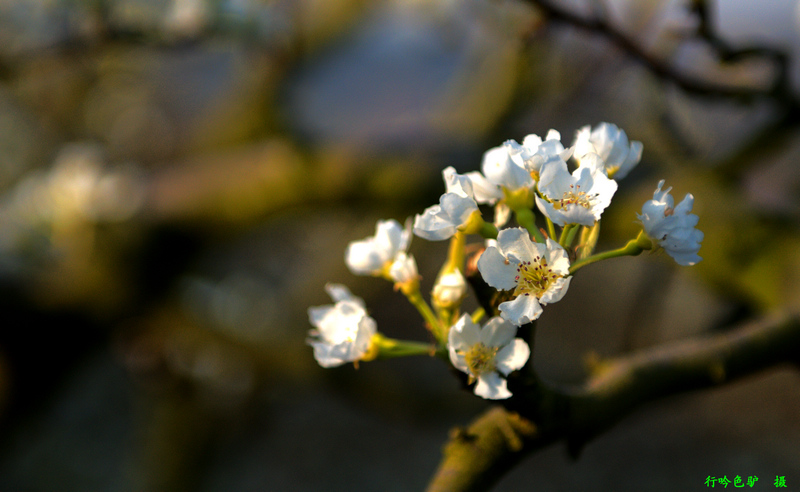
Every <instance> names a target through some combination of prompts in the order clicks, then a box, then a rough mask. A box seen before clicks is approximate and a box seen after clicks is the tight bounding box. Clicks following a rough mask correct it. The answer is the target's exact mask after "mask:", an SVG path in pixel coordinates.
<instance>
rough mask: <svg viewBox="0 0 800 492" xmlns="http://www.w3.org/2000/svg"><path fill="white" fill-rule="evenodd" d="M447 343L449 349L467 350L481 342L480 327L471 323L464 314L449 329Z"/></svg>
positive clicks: (470, 319)
mask: <svg viewBox="0 0 800 492" xmlns="http://www.w3.org/2000/svg"><path fill="white" fill-rule="evenodd" d="M447 341H448V343H449V345H450V347H453V348H455V349H456V350H469V349H470V348H471V347H472V346H473V345H475V344H476V343H478V342H480V341H481V335H480V326H478V325H476V324H475V323H473V322H472V318H470V317H469V315H468V314H464V315H463V316H461V318H459V319H458V321H456V324H454V325H453V327H452V328H450V333H449V334H448V335H447Z"/></svg>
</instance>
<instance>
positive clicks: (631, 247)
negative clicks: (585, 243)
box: [569, 233, 650, 275]
mask: <svg viewBox="0 0 800 492" xmlns="http://www.w3.org/2000/svg"><path fill="white" fill-rule="evenodd" d="M640 238H642V233H640V234H639V237H637V238H636V239H631V240H630V241H628V244H626V245H625V246H623V247H622V248H619V249H613V250H611V251H605V252H603V253H598V254H596V255H592V256H589V257H588V258H584V259H582V260H578V261H576V262H575V263H573V264H572V266H570V267H569V273H570V275H572V274H574V273H575V272H576V271H578V269H580V268H583V267H585V266H586V265H590V264H592V263H595V262H597V261H600V260H607V259H609V258H616V257H618V256H636V255H638V254H639V253H641V252H642V251H644V250H645V249H650V248H647V247H644V246H646V245H643V244H642V241H641V239H640ZM645 239H646V236H645ZM648 241H649V240H648Z"/></svg>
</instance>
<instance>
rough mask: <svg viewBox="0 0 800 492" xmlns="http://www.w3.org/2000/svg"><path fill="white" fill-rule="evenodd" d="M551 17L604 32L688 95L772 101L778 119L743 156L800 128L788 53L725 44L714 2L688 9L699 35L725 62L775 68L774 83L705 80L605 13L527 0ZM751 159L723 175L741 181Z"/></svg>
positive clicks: (725, 168)
mask: <svg viewBox="0 0 800 492" xmlns="http://www.w3.org/2000/svg"><path fill="white" fill-rule="evenodd" d="M527 1H528V3H530V4H531V5H534V6H535V7H536V8H538V9H539V10H540V11H541V12H543V13H544V15H545V16H547V17H548V18H549V19H551V20H554V21H560V22H563V23H566V24H569V25H571V26H573V27H576V28H578V29H582V30H585V31H589V32H593V33H597V34H600V35H602V36H604V37H605V38H607V39H608V40H609V41H611V42H612V43H614V44H615V45H616V46H618V47H619V48H620V49H622V50H623V51H624V52H625V53H627V54H628V55H629V56H631V57H632V58H634V59H636V60H638V61H639V62H640V63H641V64H642V65H644V66H645V67H646V68H647V69H648V70H650V71H651V72H652V73H653V74H655V75H656V76H658V77H659V78H661V79H663V80H665V81H668V82H671V83H673V84H675V85H676V86H678V87H680V88H681V89H682V90H683V91H685V92H687V93H690V94H695V95H700V96H706V97H716V98H723V99H729V100H734V101H740V102H746V103H748V102H753V101H757V100H759V101H771V102H773V103H774V105H773V106H774V109H775V110H776V112H777V115H776V117H775V118H774V119H773V120H772V121H770V122H768V123H766V124H765V125H764V127H763V128H762V129H761V130H759V131H757V132H755V134H754V135H753V136H752V137H751V138H750V139H749V141H748V142H746V143H745V144H744V146H743V148H742V154H743V155H750V154H752V153H755V152H758V153H760V155H762V156H763V151H764V149H765V148H766V149H770V148H776V146H775V142H776V140H782V139H785V138H786V136H787V130H791V129H792V128H793V127H795V126H797V125H800V95H798V94H797V93H795V92H794V91H793V90H792V85H791V76H790V73H789V55H788V54H787V53H786V52H784V51H781V50H777V49H772V48H767V47H763V46H753V47H747V48H740V49H734V48H732V47H731V46H730V45H729V44H728V43H727V42H726V41H724V40H723V39H721V38H720V37H719V36H717V35H716V33H715V32H714V29H713V27H712V14H711V9H710V8H709V2H707V1H705V0H693V1H692V2H691V4H690V5H689V8H690V10H691V12H692V13H694V14H695V15H696V16H697V17H698V19H699V26H698V30H697V33H696V37H697V38H699V39H702V40H703V41H705V42H706V43H707V44H708V45H709V46H710V47H711V48H712V49H713V50H714V51H715V52H716V54H717V57H718V59H719V60H720V62H741V61H742V60H745V59H752V58H761V59H765V60H768V61H770V62H771V63H772V64H773V65H774V66H775V69H776V71H775V74H774V76H773V77H772V81H771V82H770V83H769V84H767V85H766V86H765V87H763V88H754V87H744V86H735V85H730V84H720V83H715V82H711V81H707V80H702V79H699V78H696V77H693V76H691V75H688V74H685V73H682V72H681V71H679V70H678V69H676V68H675V67H674V66H672V65H671V64H670V63H669V61H668V60H664V59H659V58H658V57H656V56H654V55H653V54H650V53H648V52H647V51H646V50H645V49H644V48H643V47H642V46H640V44H639V43H638V42H637V41H636V40H635V39H634V38H633V37H630V36H628V35H626V34H625V33H623V32H621V31H620V30H618V28H617V27H615V26H613V25H612V24H611V23H610V22H609V21H608V20H606V19H605V18H604V17H603V15H602V11H598V9H595V11H596V13H595V16H594V17H582V16H580V15H578V14H576V13H575V12H572V11H570V10H569V9H566V8H563V7H561V6H559V5H557V4H556V3H554V2H551V1H549V0H527ZM747 162H748V160H747V159H740V158H738V156H733V157H732V158H731V159H728V160H727V161H725V162H722V163H720V165H719V166H718V171H719V173H720V175H721V176H722V177H724V178H727V179H729V180H736V179H737V178H738V177H739V175H740V174H741V173H742V172H743V171H745V170H746V169H747V164H746V163H747Z"/></svg>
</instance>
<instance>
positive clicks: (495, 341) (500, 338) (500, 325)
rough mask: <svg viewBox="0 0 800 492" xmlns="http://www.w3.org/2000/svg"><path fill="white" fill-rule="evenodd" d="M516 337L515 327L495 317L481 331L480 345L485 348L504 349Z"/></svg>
mask: <svg viewBox="0 0 800 492" xmlns="http://www.w3.org/2000/svg"><path fill="white" fill-rule="evenodd" d="M516 335H517V327H516V326H514V325H512V324H511V323H509V322H508V321H506V320H504V319H503V318H501V317H499V316H495V317H494V318H492V319H490V320H489V321H487V322H486V325H485V326H484V327H483V329H482V330H481V343H483V344H484V345H485V346H487V347H504V346H506V345H508V344H509V343H511V341H512V340H513V339H514V337H515V336H516Z"/></svg>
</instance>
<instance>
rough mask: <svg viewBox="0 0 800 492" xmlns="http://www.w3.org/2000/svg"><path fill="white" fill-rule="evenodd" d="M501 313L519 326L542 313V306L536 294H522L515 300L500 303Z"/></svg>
mask: <svg viewBox="0 0 800 492" xmlns="http://www.w3.org/2000/svg"><path fill="white" fill-rule="evenodd" d="M500 313H502V315H503V317H504V318H505V319H507V320H508V321H510V322H512V323H513V324H515V325H517V326H521V325H524V324H525V323H530V322H531V321H533V320H535V319H537V318H538V317H539V316H541V315H542V306H540V305H539V300H538V299H537V298H536V296H531V295H524V294H523V295H520V296H517V298H516V299H514V300H513V301H506V302H504V303H502V304H500Z"/></svg>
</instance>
